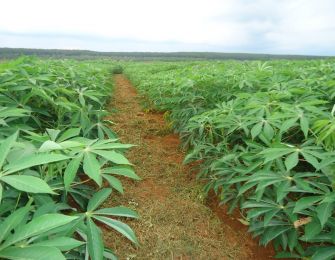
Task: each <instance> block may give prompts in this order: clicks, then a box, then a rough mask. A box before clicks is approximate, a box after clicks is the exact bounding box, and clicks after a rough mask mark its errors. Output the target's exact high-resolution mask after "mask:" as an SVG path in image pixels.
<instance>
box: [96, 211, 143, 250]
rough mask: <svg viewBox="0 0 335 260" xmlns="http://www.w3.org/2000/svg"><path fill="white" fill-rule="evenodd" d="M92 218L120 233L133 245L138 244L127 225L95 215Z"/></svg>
mask: <svg viewBox="0 0 335 260" xmlns="http://www.w3.org/2000/svg"><path fill="white" fill-rule="evenodd" d="M93 218H94V219H96V220H98V221H100V222H102V223H104V224H106V225H107V226H109V227H111V228H113V229H115V230H116V231H118V232H120V233H121V234H122V235H124V236H125V237H126V238H128V239H129V240H130V241H132V242H133V243H135V244H138V241H137V238H136V236H135V233H134V231H133V230H132V229H131V228H130V227H129V226H128V225H127V224H125V223H122V222H121V221H118V220H115V219H111V218H107V217H102V216H97V215H93Z"/></svg>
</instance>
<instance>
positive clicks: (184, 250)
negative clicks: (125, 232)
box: [104, 75, 274, 260]
mask: <svg viewBox="0 0 335 260" xmlns="http://www.w3.org/2000/svg"><path fill="white" fill-rule="evenodd" d="M114 81H115V90H114V97H113V101H112V102H111V106H110V108H111V111H114V113H113V114H112V115H111V119H112V121H113V122H114V123H115V125H114V127H113V129H114V130H116V132H117V133H118V135H119V137H120V139H121V141H122V142H124V143H131V144H136V145H137V146H136V147H134V148H132V149H131V151H130V152H128V154H127V157H128V158H129V159H130V161H131V162H132V163H133V164H134V165H135V170H136V172H137V174H138V175H139V176H140V177H141V178H142V181H139V182H136V181H129V180H123V184H124V188H125V194H124V195H116V194H114V197H113V198H112V199H111V200H110V201H109V202H108V203H107V205H106V206H115V205H117V204H120V202H121V204H122V205H125V206H128V207H130V208H133V209H135V210H136V211H137V212H138V213H139V214H140V216H141V218H140V219H139V220H133V221H126V222H127V223H128V224H129V225H130V226H131V227H132V228H133V229H134V230H135V232H136V234H137V237H138V239H139V241H140V244H141V245H140V247H135V246H134V245H132V244H131V243H130V242H128V241H127V240H126V239H123V238H121V237H120V236H119V235H118V234H116V233H114V232H113V231H110V232H104V233H105V234H104V237H105V241H106V243H107V245H108V246H110V247H111V248H113V249H114V250H115V253H116V254H117V255H118V256H119V257H120V259H248V260H250V259H257V260H262V259H272V257H271V256H273V255H274V252H273V250H272V248H262V247H259V246H258V242H257V241H256V240H253V239H252V238H251V236H250V234H248V233H247V227H246V226H243V225H242V224H241V223H240V222H238V221H237V220H236V218H237V217H238V216H237V215H236V214H234V215H235V216H236V217H234V215H233V216H231V215H227V214H226V211H225V209H224V208H222V207H219V206H218V205H217V202H216V201H215V200H210V201H209V202H208V201H206V198H205V196H204V194H203V192H202V189H201V184H199V183H198V182H197V181H196V180H195V179H194V176H193V175H192V174H191V173H190V169H189V167H186V166H183V165H182V161H183V158H184V153H183V151H182V150H180V148H179V138H178V136H177V135H175V134H171V133H170V132H169V131H168V129H167V125H166V124H165V122H164V117H163V115H162V114H157V113H144V112H143V111H142V109H141V106H140V105H139V99H140V98H139V97H138V95H137V93H136V91H135V89H134V87H133V86H132V85H131V83H130V82H129V81H128V80H127V79H126V78H125V77H124V76H123V75H116V76H115V77H114ZM115 110H116V111H115Z"/></svg>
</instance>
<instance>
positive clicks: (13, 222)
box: [0, 206, 32, 244]
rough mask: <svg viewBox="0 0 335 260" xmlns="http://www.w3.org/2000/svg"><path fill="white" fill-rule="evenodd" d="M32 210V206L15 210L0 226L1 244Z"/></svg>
mask: <svg viewBox="0 0 335 260" xmlns="http://www.w3.org/2000/svg"><path fill="white" fill-rule="evenodd" d="M31 209H32V207H31V206H25V207H22V208H19V209H17V210H15V211H14V212H13V213H12V214H10V215H9V216H8V217H7V218H6V219H5V220H4V221H3V222H1V224H0V230H1V232H0V244H1V242H2V241H3V240H4V238H6V237H7V235H8V234H9V233H10V232H11V231H12V230H13V229H14V228H16V227H17V226H18V225H19V224H20V223H21V221H22V220H23V219H24V218H25V217H26V216H27V215H28V213H29V211H30V210H31Z"/></svg>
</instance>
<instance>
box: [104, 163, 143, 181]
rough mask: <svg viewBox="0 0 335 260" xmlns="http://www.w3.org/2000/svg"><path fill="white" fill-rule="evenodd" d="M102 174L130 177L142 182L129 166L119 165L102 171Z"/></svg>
mask: <svg viewBox="0 0 335 260" xmlns="http://www.w3.org/2000/svg"><path fill="white" fill-rule="evenodd" d="M102 173H110V174H113V175H120V176H124V177H128V178H131V179H134V180H141V178H140V177H139V176H138V175H137V174H136V173H135V172H134V170H133V169H131V168H129V166H123V165H117V166H113V167H107V168H104V169H102Z"/></svg>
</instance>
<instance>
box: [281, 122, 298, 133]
mask: <svg viewBox="0 0 335 260" xmlns="http://www.w3.org/2000/svg"><path fill="white" fill-rule="evenodd" d="M297 120H298V118H290V119H288V120H286V121H284V122H283V123H282V125H281V127H280V132H281V133H285V132H286V131H287V130H289V129H290V128H291V127H293V126H294V125H295V123H296V122H297Z"/></svg>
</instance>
